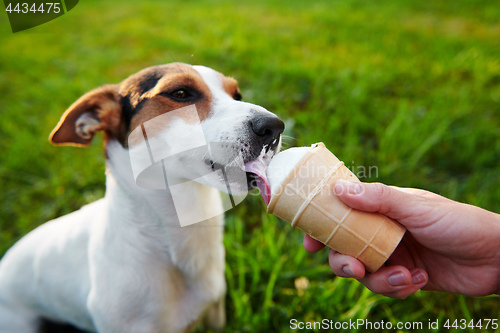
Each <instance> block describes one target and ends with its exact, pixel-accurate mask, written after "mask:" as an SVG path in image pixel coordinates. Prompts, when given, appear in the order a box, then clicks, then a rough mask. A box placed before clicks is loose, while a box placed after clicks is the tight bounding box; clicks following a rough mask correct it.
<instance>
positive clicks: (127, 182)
mask: <svg viewBox="0 0 500 333" xmlns="http://www.w3.org/2000/svg"><path fill="white" fill-rule="evenodd" d="M183 108H191V110H196V114H197V116H198V118H197V119H194V118H196V117H193V113H186V114H183V113H177V114H176V115H175V116H172V117H170V118H165V119H167V120H166V121H167V122H168V123H167V124H162V125H164V126H160V127H158V126H156V127H155V128H156V129H155V128H153V129H152V130H151V131H148V132H147V133H146V132H143V131H144V128H145V127H144V126H145V124H147V123H148V122H150V121H153V120H155V119H163V118H161V117H163V116H165V115H169V114H171V113H172V114H173V112H176V110H180V109H183ZM193 108H194V109H193ZM200 126H201V128H202V130H203V134H204V136H205V139H206V142H207V144H210V143H211V142H217V143H219V145H222V151H224V154H222V155H224V156H222V157H220V156H215V157H214V156H212V155H210V156H206V152H205V155H203V156H204V157H203V158H199V157H198V154H194V153H193V154H178V155H173V157H171V158H170V159H168V160H167V162H165V163H164V164H165V165H166V169H167V170H168V173H169V178H168V179H169V180H168V182H169V184H170V180H171V179H179V180H184V179H194V180H196V179H203V180H200V181H199V182H198V181H191V182H188V183H184V186H183V187H182V190H180V191H177V192H176V202H174V198H173V195H172V191H170V190H169V189H168V187H167V188H164V189H163V190H161V189H156V188H147V187H141V186H138V185H137V182H136V181H137V179H138V178H137V177H136V175H135V174H134V170H133V161H131V158H130V151H131V150H132V148H133V147H135V146H133V145H132V143H133V144H135V143H137V144H139V145H140V144H144V143H145V142H147V140H146V139H143V140H142V141H141V140H137V137H138V136H137V135H135V137H136V139H134V140H132V141H134V142H132V141H131V140H130V137H131V136H132V135H131V134H132V133H135V134H137V133H139V134H141V135H142V134H144V138H146V135H147V139H149V142H152V141H151V140H153V139H155V138H157V137H162V136H163V137H165V138H167V144H168V145H169V147H170V149H173V150H175V151H181V152H182V151H183V150H184V147H186V146H192V144H191V143H192V140H193V136H194V134H193V133H198V132H199V128H200ZM283 130H284V124H283V122H282V121H281V120H280V119H279V118H278V117H277V116H276V115H274V114H273V113H271V112H269V111H267V110H266V109H265V108H263V107H261V106H258V105H254V104H250V103H245V102H243V101H241V93H240V90H239V88H238V85H237V82H236V81H235V80H234V79H232V78H230V77H226V76H224V75H222V74H220V73H218V72H216V71H215V70H213V69H210V68H208V67H203V66H191V65H187V64H183V63H171V64H166V65H159V66H153V67H148V68H145V69H143V70H141V71H139V72H137V73H136V74H133V75H131V76H130V77H128V78H127V79H125V80H124V81H122V82H121V83H119V84H115V85H104V86H101V87H99V88H96V89H94V90H92V91H90V92H88V93H87V94H85V95H83V96H82V97H81V98H79V99H78V100H77V101H76V102H75V103H73V104H72V105H71V106H70V108H69V109H68V110H66V112H65V113H64V114H63V116H62V117H61V120H60V121H59V123H58V124H57V126H56V128H55V129H54V130H53V131H52V133H51V135H50V138H49V140H50V141H51V143H52V144H55V145H74V146H88V145H89V144H90V143H91V141H92V138H93V137H94V135H95V134H96V133H97V132H103V133H104V150H105V156H106V193H105V196H104V198H102V199H100V200H98V201H96V202H93V203H91V204H88V205H86V206H84V207H82V208H81V209H80V210H78V211H75V212H73V213H70V214H68V215H65V216H62V217H60V218H57V219H55V220H52V221H49V222H47V223H44V224H42V225H41V226H39V227H38V228H36V229H35V230H33V231H31V232H30V233H29V234H27V235H26V236H24V237H23V238H22V239H21V240H19V241H18V242H17V243H16V244H15V245H14V246H13V247H12V248H11V249H9V250H8V251H7V253H6V254H5V255H4V257H3V258H2V260H1V261H0V332H2V333H36V332H40V330H41V327H42V325H44V323H45V322H47V321H49V322H52V323H60V324H71V325H73V326H74V327H76V328H78V329H81V330H85V331H92V332H100V333H127V332H131V333H132V332H137V333H144V332H148V333H149V332H157V333H166V332H186V331H189V330H191V329H193V328H194V327H196V326H197V325H198V324H200V323H204V324H205V325H206V327H207V328H212V329H221V328H223V327H224V326H225V320H226V318H225V307H224V299H225V293H226V284H225V278H224V264H225V260H224V256H225V249H224V246H223V243H222V238H223V228H224V226H223V216H222V215H221V214H217V212H221V211H223V210H222V201H221V195H220V192H219V191H226V192H227V191H228V188H229V187H228V184H227V181H225V179H224V177H221V176H220V174H218V173H215V172H214V170H215V167H220V166H221V165H222V166H223V165H225V164H227V163H228V160H229V159H228V156H239V157H240V158H241V159H242V163H244V165H246V164H248V163H252V162H253V161H255V160H257V159H259V158H261V159H262V158H264V159H265V160H269V159H270V158H271V157H272V156H273V155H274V154H276V153H277V152H278V151H279V149H280V146H281V133H282V132H283ZM197 131H198V132H197ZM139 137H140V135H139ZM195 150H196V149H195ZM75 167H84V166H75ZM203 175H209V176H207V177H201V178H200V176H203ZM244 175H245V177H246V178H245V182H244V184H241V183H234V184H231V186H230V188H231V190H232V192H233V193H232V194H238V193H245V191H247V190H248V189H250V188H253V187H255V179H256V178H257V177H256V176H255V174H252V173H250V172H246V171H245V173H244ZM153 183H154V182H153ZM192 212H195V213H196V212H209V213H210V212H212V213H213V212H215V213H213V214H211V215H210V214H208V215H206V216H210V218H207V219H206V220H203V221H201V222H199V223H196V224H192V225H188V226H184V227H181V226H180V224H179V216H180V215H182V214H184V215H186V214H187V215H189V214H191V213H192Z"/></svg>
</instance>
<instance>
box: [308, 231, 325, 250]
mask: <svg viewBox="0 0 500 333" xmlns="http://www.w3.org/2000/svg"><path fill="white" fill-rule="evenodd" d="M303 245H304V249H306V251H307V252H311V253H314V252H318V251H319V250H321V249H322V248H324V247H325V244H323V243H321V242H319V241H317V240H315V239H314V238H312V237H311V236H309V235H307V234H305V235H304V242H303Z"/></svg>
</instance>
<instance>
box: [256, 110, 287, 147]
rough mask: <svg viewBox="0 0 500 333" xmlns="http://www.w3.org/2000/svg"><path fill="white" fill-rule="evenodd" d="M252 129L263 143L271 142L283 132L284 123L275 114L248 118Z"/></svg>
mask: <svg viewBox="0 0 500 333" xmlns="http://www.w3.org/2000/svg"><path fill="white" fill-rule="evenodd" d="M250 126H251V127H252V131H253V132H254V133H255V134H257V136H258V138H259V141H261V142H262V144H264V145H268V144H272V143H273V141H274V140H275V139H277V138H278V137H279V135H280V134H281V133H283V131H284V129H285V124H284V123H283V121H282V120H281V119H280V118H278V117H276V116H260V117H255V118H253V119H252V120H250Z"/></svg>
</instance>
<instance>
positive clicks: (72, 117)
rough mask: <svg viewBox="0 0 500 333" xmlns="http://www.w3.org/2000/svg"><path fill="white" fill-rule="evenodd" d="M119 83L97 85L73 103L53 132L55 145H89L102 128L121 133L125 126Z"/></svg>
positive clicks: (51, 134)
mask: <svg viewBox="0 0 500 333" xmlns="http://www.w3.org/2000/svg"><path fill="white" fill-rule="evenodd" d="M121 111H122V107H121V104H120V96H119V95H118V86H117V85H111V84H110V85H105V86H102V87H99V88H96V89H94V90H92V91H90V92H88V93H86V94H85V95H83V96H82V97H80V98H79V99H78V100H77V101H76V102H75V103H73V104H72V105H71V106H70V107H69V109H67V110H66V112H64V114H63V115H62V117H61V119H60V120H59V123H58V124H57V126H56V127H55V128H54V129H53V130H52V133H50V136H49V141H50V142H51V143H52V144H54V145H71V146H88V145H89V144H90V142H91V141H92V138H93V137H94V134H95V133H96V132H98V131H105V132H106V133H107V134H109V135H111V136H114V137H119V136H120V134H123V131H124V126H123V122H122V121H121V119H122V117H121Z"/></svg>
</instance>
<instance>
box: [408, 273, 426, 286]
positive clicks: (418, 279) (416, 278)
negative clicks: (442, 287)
mask: <svg viewBox="0 0 500 333" xmlns="http://www.w3.org/2000/svg"><path fill="white" fill-rule="evenodd" d="M425 279H426V278H425V274H424V273H422V272H418V271H417V272H415V273H414V275H412V276H411V283H413V284H420V283H422V282H425Z"/></svg>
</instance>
